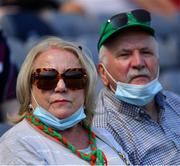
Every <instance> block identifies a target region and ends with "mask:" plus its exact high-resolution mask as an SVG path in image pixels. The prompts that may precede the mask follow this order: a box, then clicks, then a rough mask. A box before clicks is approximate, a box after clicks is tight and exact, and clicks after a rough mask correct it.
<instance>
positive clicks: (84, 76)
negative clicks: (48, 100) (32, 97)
mask: <svg viewBox="0 0 180 166" xmlns="http://www.w3.org/2000/svg"><path fill="white" fill-rule="evenodd" d="M43 71H44V72H46V71H54V74H55V76H56V78H55V79H54V80H53V79H51V80H50V81H55V83H54V84H53V85H54V86H53V85H51V86H49V87H48V86H47V88H45V86H44V87H40V85H39V84H40V74H41V73H42V72H43ZM70 71H73V72H75V71H78V72H81V74H82V78H81V79H82V81H81V86H80V85H79V87H75V86H74V87H73V86H72V87H71V86H70V84H69V83H67V79H68V78H66V77H67V76H66V75H65V74H66V73H68V72H70ZM46 79H48V77H47V78H46ZM60 79H63V81H64V83H65V85H66V87H67V88H68V89H71V90H77V89H84V88H85V87H86V85H87V80H88V78H87V74H86V70H85V69H83V68H69V69H67V70H65V71H64V72H63V73H62V74H60V73H59V72H58V71H57V70H56V69H54V68H37V69H35V71H34V72H33V73H32V75H31V83H32V84H34V85H36V86H37V88H38V89H41V90H53V89H55V88H56V86H57V83H58V81H59V80H60ZM69 79H72V80H73V79H74V80H75V78H70V77H69ZM38 81H39V82H38ZM47 82H48V80H47ZM38 83H39V84H38ZM48 85H49V84H48Z"/></svg>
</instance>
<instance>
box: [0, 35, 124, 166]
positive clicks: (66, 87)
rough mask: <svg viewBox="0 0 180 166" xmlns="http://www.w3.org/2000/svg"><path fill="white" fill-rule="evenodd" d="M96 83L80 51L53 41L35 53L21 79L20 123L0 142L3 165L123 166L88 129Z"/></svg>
mask: <svg viewBox="0 0 180 166" xmlns="http://www.w3.org/2000/svg"><path fill="white" fill-rule="evenodd" d="M96 79H97V73H96V68H95V66H94V64H93V62H92V61H91V59H90V58H89V57H88V56H87V55H86V53H84V52H83V51H82V48H81V47H78V46H76V45H74V44H72V43H70V42H67V41H64V40H61V39H59V38H56V37H49V38H47V39H44V40H43V41H41V42H40V43H39V44H37V45H36V46H35V47H34V48H32V50H31V51H30V52H29V54H28V55H27V57H26V59H25V61H24V63H23V65H22V67H21V70H20V72H19V75H18V79H17V89H16V91H17V98H18V100H19V103H20V110H19V116H18V118H16V122H19V123H18V124H16V125H15V126H14V127H13V128H12V129H11V130H9V131H8V132H6V133H5V134H4V135H3V136H2V137H1V139H0V154H1V155H0V164H12V165H14V164H18V165H22V164H23V165H27V164H28V165H29V164H30V165H50V164H53V165H54V164H59V165H65V164H68V165H72V164H73V165H88V164H90V165H110V164H118V165H119V164H120V165H121V164H125V162H124V161H123V157H122V156H123V154H121V157H120V155H119V154H118V153H117V152H116V151H114V150H113V149H111V147H110V146H109V145H107V144H105V143H104V142H103V141H102V140H101V139H100V138H97V136H96V135H95V134H94V132H93V131H92V130H91V128H90V127H89V126H90V125H91V119H92V111H91V110H92V109H93V107H94V105H95V104H94V90H95V86H96V84H95V82H96ZM13 120H15V119H13Z"/></svg>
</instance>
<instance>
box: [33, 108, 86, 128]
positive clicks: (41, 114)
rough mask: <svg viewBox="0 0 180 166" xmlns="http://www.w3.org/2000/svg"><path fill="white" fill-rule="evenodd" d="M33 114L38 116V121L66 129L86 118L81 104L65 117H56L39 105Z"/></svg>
mask: <svg viewBox="0 0 180 166" xmlns="http://www.w3.org/2000/svg"><path fill="white" fill-rule="evenodd" d="M33 114H34V116H36V117H37V118H39V120H40V121H42V122H43V123H45V124H46V125H48V126H50V127H53V128H55V129H57V130H66V129H68V128H71V127H73V126H74V125H76V124H78V123H79V122H80V121H82V120H83V119H85V118H86V115H85V113H84V108H83V106H81V107H80V108H79V109H78V110H77V111H76V112H75V113H74V114H72V115H71V116H69V117H68V118H65V119H58V118H56V117H55V116H54V115H52V114H51V113H50V112H48V111H46V110H45V109H44V108H42V107H40V106H38V107H36V108H35V110H34V112H33Z"/></svg>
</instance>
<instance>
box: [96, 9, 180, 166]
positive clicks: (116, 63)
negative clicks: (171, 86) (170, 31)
mask: <svg viewBox="0 0 180 166" xmlns="http://www.w3.org/2000/svg"><path fill="white" fill-rule="evenodd" d="M150 24H151V16H150V13H149V12H148V11H146V10H142V9H136V10H133V11H129V12H127V13H120V14H118V15H115V16H113V17H112V18H110V19H109V20H108V21H107V22H106V23H105V24H104V25H103V26H102V29H101V35H100V38H99V42H98V50H99V64H98V71H99V74H100V77H101V79H102V81H103V84H104V86H105V88H103V89H102V90H101V92H100V94H99V97H98V101H97V107H96V109H95V116H94V119H93V126H94V129H95V130H96V132H98V133H101V136H102V138H103V139H104V141H106V142H108V143H109V144H110V145H111V146H113V147H114V148H115V149H116V150H117V151H119V149H118V148H117V147H118V146H117V145H120V146H122V148H123V150H124V151H125V152H126V153H127V155H128V157H129V160H130V162H131V163H132V164H133V165H172V164H173V165H178V164H180V127H179V126H180V102H179V101H180V97H179V96H177V95H175V94H174V93H171V92H168V91H165V90H163V87H162V85H161V83H160V82H159V80H158V77H159V53H158V44H157V41H156V38H155V31H154V29H153V28H152V27H151V25H150Z"/></svg>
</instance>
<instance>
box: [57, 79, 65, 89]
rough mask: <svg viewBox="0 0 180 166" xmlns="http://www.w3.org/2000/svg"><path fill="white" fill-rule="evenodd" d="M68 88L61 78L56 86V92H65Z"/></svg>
mask: <svg viewBox="0 0 180 166" xmlns="http://www.w3.org/2000/svg"><path fill="white" fill-rule="evenodd" d="M66 90H67V88H66V84H65V82H64V80H63V79H59V81H58V83H57V85H56V88H55V92H65V91H66Z"/></svg>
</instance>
